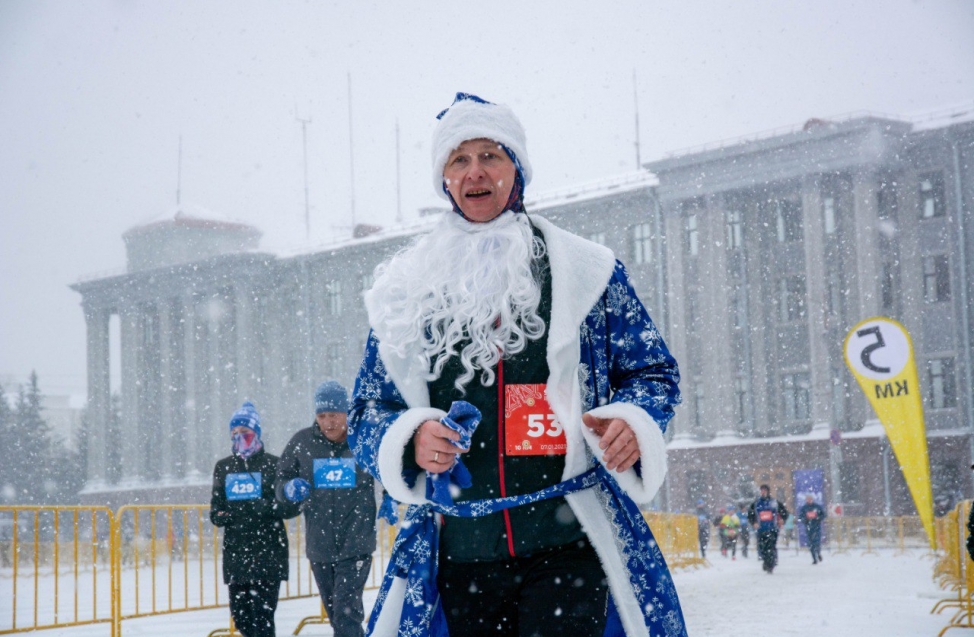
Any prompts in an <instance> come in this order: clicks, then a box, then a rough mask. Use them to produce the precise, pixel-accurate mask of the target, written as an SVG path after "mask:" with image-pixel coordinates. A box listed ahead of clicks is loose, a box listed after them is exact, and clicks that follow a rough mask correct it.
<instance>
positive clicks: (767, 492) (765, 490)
mask: <svg viewBox="0 0 974 637" xmlns="http://www.w3.org/2000/svg"><path fill="white" fill-rule="evenodd" d="M769 495H771V492H770V491H769V490H767V489H764V488H762V489H761V497H762V498H766V497H768V496H769Z"/></svg>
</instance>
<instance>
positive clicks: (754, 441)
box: [666, 420, 970, 450]
mask: <svg viewBox="0 0 974 637" xmlns="http://www.w3.org/2000/svg"><path fill="white" fill-rule="evenodd" d="M829 432H830V430H829V426H828V423H818V424H816V425H815V426H813V427H812V430H811V431H809V432H808V433H807V434H800V435H795V436H772V437H770V438H740V437H738V436H737V435H736V434H734V433H733V432H722V433H718V434H717V436H716V437H714V439H713V440H706V441H700V440H694V439H692V438H690V437H689V436H681V435H680V434H677V435H676V436H675V437H674V438H673V440H672V441H671V442H670V443H669V444H667V445H666V448H667V449H668V450H669V449H710V448H715V447H734V446H744V445H770V444H783V443H803V442H826V441H828V440H829ZM967 435H970V431H969V430H967V429H935V430H932V431H928V432H927V437H928V438H941V437H945V436H967ZM885 437H886V430H885V429H884V428H883V424H882V423H881V422H879V421H878V420H867V421H866V424H865V426H864V427H863V428H862V429H860V430H859V431H843V432H842V439H843V440H857V439H863V438H885Z"/></svg>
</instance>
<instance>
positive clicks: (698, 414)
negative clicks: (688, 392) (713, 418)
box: [693, 379, 706, 429]
mask: <svg viewBox="0 0 974 637" xmlns="http://www.w3.org/2000/svg"><path fill="white" fill-rule="evenodd" d="M705 399H706V396H704V392H703V381H702V380H700V379H697V381H696V382H695V383H694V384H693V426H694V427H695V428H696V429H700V428H702V427H703V405H704V401H705Z"/></svg>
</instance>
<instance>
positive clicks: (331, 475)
mask: <svg viewBox="0 0 974 637" xmlns="http://www.w3.org/2000/svg"><path fill="white" fill-rule="evenodd" d="M314 474H315V489H351V488H352V487H354V486H355V460H353V459H352V458H315V461H314Z"/></svg>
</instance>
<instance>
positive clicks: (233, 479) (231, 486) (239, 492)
mask: <svg viewBox="0 0 974 637" xmlns="http://www.w3.org/2000/svg"><path fill="white" fill-rule="evenodd" d="M261 482H262V479H261V475H260V471H258V472H256V473H228V474H227V480H226V493H227V500H231V501H233V500H256V499H257V498H259V497H261V495H262V493H261Z"/></svg>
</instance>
